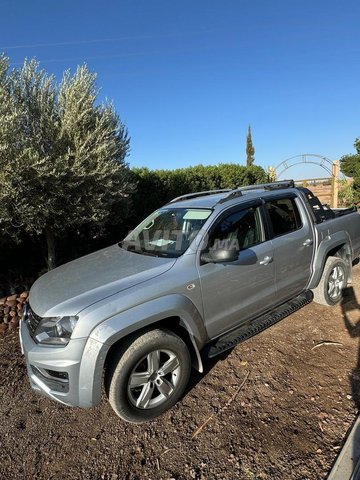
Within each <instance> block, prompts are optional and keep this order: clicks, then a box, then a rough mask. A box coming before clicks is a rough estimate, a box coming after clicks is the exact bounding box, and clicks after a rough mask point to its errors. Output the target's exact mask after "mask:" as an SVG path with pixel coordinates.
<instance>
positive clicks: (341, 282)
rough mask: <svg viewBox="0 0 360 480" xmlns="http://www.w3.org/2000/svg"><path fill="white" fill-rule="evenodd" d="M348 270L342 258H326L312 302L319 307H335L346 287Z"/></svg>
mask: <svg viewBox="0 0 360 480" xmlns="http://www.w3.org/2000/svg"><path fill="white" fill-rule="evenodd" d="M347 272H348V269H347V265H346V262H345V261H344V260H343V259H342V258H338V257H328V259H327V260H326V263H325V267H324V271H323V274H322V277H321V280H320V282H319V285H318V286H317V287H316V288H315V289H314V290H313V293H314V301H315V302H316V303H320V304H321V305H330V306H332V305H336V304H338V303H339V302H340V301H341V299H342V296H343V290H344V288H345V287H346V285H347V278H348V273H347Z"/></svg>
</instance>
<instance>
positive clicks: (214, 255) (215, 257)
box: [201, 248, 239, 263]
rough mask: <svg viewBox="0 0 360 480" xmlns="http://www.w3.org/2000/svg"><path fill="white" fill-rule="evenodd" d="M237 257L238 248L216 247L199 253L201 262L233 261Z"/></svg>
mask: <svg viewBox="0 0 360 480" xmlns="http://www.w3.org/2000/svg"><path fill="white" fill-rule="evenodd" d="M238 258H239V250H237V249H236V248H230V249H228V248H217V249H215V250H209V252H204V253H202V254H201V261H202V262H203V263H225V262H235V261H236V260H237V259H238Z"/></svg>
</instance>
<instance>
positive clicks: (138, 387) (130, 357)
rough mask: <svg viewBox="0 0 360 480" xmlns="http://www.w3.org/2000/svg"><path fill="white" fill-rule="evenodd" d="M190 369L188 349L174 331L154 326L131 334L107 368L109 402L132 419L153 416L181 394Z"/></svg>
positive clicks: (148, 418)
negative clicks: (141, 332)
mask: <svg viewBox="0 0 360 480" xmlns="http://www.w3.org/2000/svg"><path fill="white" fill-rule="evenodd" d="M190 371H191V359H190V353H189V350H188V348H187V346H186V344H185V342H184V341H183V340H182V339H181V338H180V337H178V336H177V335H175V334H174V333H173V332H171V331H169V330H162V329H161V330H160V329H156V330H151V331H149V332H146V333H143V334H140V335H139V336H137V337H132V338H130V339H129V341H128V342H127V343H126V344H125V345H123V346H122V347H121V348H120V350H119V351H118V353H117V354H116V355H115V356H114V357H113V358H112V361H111V362H110V365H109V367H108V371H107V372H106V390H107V393H108V397H109V402H110V405H111V406H112V408H113V409H114V411H115V412H116V413H117V414H118V415H119V417H121V418H122V419H124V420H126V421H128V422H131V423H142V422H146V421H148V420H151V419H153V418H156V417H158V416H159V415H161V414H162V413H163V412H165V411H166V410H168V409H169V408H171V407H172V406H173V405H174V404H175V403H176V402H177V401H178V400H179V399H180V398H181V395H182V394H183V393H184V390H185V387H186V385H187V383H188V380H189V376H190Z"/></svg>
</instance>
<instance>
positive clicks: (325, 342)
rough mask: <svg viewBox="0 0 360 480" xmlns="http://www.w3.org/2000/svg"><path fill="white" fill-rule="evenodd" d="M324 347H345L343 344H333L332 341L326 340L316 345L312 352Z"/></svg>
mask: <svg viewBox="0 0 360 480" xmlns="http://www.w3.org/2000/svg"><path fill="white" fill-rule="evenodd" d="M322 345H334V346H338V347H342V346H343V344H342V343H339V342H332V341H330V340H329V341H325V340H324V341H323V342H319V343H317V344H316V345H314V346H313V347H312V349H311V350H315V348H318V347H321V346H322Z"/></svg>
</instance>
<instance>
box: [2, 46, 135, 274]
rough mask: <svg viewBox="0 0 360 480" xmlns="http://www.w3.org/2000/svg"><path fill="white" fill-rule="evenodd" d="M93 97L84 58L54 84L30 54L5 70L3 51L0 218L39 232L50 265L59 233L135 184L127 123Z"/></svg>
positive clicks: (104, 214)
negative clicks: (129, 164) (17, 65)
mask: <svg viewBox="0 0 360 480" xmlns="http://www.w3.org/2000/svg"><path fill="white" fill-rule="evenodd" d="M97 98H98V89H97V86H96V75H95V74H94V73H91V72H90V71H89V70H88V69H87V67H86V66H81V67H78V68H77V70H76V72H75V74H74V75H71V74H70V72H69V71H67V72H65V73H64V75H63V78H62V81H61V82H60V84H57V83H56V81H55V78H54V77H53V76H51V75H48V74H47V72H45V71H44V70H41V69H39V64H38V63H37V62H36V61H35V60H30V61H28V60H26V61H25V62H24V64H23V66H22V67H21V68H19V69H14V70H12V71H11V72H9V69H8V59H7V58H5V57H4V56H2V57H0V223H1V225H2V227H3V228H4V229H5V230H6V231H11V232H12V233H13V234H14V235H15V234H16V231H18V232H27V233H30V234H37V235H44V237H45V238H46V243H47V252H48V254H47V262H48V267H49V268H53V267H54V266H55V240H56V237H57V236H58V235H60V234H62V233H63V232H65V231H66V229H68V228H80V227H81V226H84V225H88V226H91V225H96V226H99V227H100V226H101V225H103V224H104V223H105V222H106V221H107V220H108V219H109V216H110V215H111V211H112V208H113V206H114V205H115V204H116V205H117V206H118V205H119V202H122V201H124V200H125V201H126V198H127V197H128V195H129V193H130V192H131V191H132V184H131V181H130V180H129V174H128V167H127V164H126V162H125V158H126V155H127V153H128V151H129V137H128V133H127V130H126V128H125V126H124V125H123V123H122V122H121V121H120V119H119V117H118V115H117V114H116V112H115V110H114V107H113V105H112V104H110V103H108V102H106V103H102V104H99V103H98V102H97ZM118 210H119V209H118V208H117V211H118Z"/></svg>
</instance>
